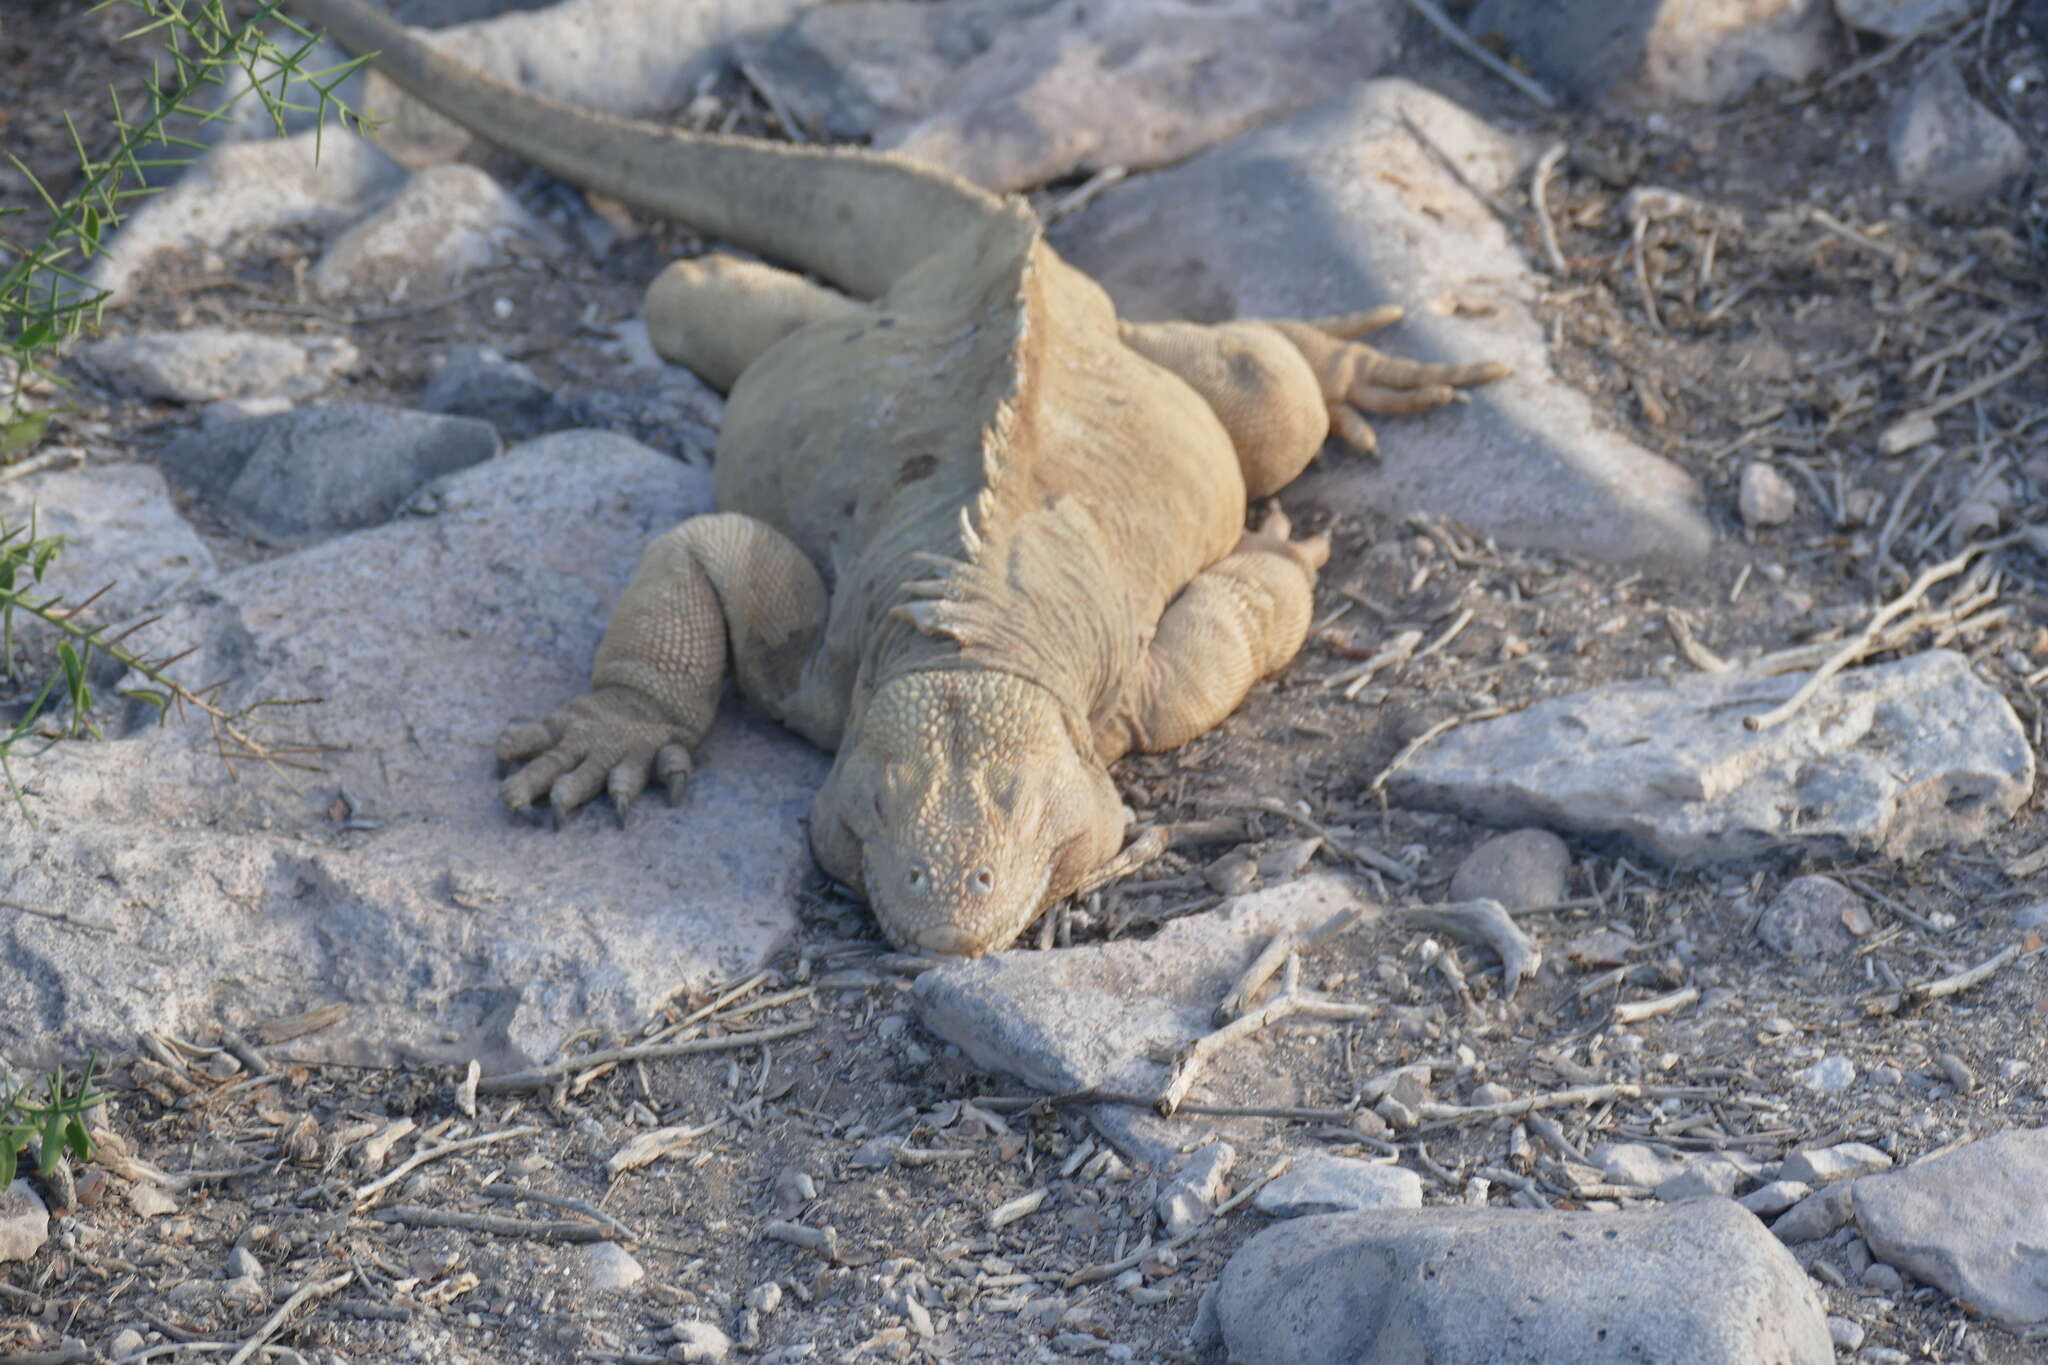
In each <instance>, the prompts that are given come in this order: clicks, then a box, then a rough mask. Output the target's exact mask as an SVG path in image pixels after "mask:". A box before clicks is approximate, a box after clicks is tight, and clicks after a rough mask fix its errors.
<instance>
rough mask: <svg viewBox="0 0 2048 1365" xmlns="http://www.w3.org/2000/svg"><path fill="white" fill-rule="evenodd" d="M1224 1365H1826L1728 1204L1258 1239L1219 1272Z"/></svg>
mask: <svg viewBox="0 0 2048 1365" xmlns="http://www.w3.org/2000/svg"><path fill="white" fill-rule="evenodd" d="M1216 1307H1217V1314H1218V1317H1219V1319H1220V1320H1221V1323H1222V1327H1223V1337H1224V1341H1225V1343H1226V1345H1227V1346H1228V1348H1229V1350H1230V1353H1231V1359H1232V1360H1235V1361H1241V1362H1244V1365H1265V1363H1266V1362H1290V1365H1291V1363H1292V1362H1302V1361H1318V1362H1323V1361H1329V1362H1335V1361H1344V1362H1347V1363H1348V1365H1392V1363H1393V1362H1407V1361H1416V1360H1430V1361H1436V1362H1442V1363H1443V1365H1452V1363H1453V1362H1471V1363H1472V1365H1478V1362H1484V1361H1496V1360H1499V1359H1501V1352H1502V1348H1503V1343H1513V1344H1514V1348H1515V1359H1517V1360H1518V1361H1525V1362H1528V1365H1623V1363H1624V1362H1629V1363H1630V1365H1633V1362H1637V1361H1644V1360H1670V1361H1677V1360H1683V1361H1686V1362H1688V1365H1715V1363H1716V1362H1726V1363H1727V1365H1735V1363H1736V1362H1741V1363H1742V1365H1754V1362H1757V1361H1775V1362H1783V1363H1784V1365H1808V1363H1809V1362H1811V1363H1812V1365H1827V1363H1828V1362H1831V1361H1833V1359H1834V1348H1833V1345H1832V1343H1831V1342H1830V1341H1829V1339H1828V1330H1827V1323H1826V1320H1825V1317H1824V1315H1823V1314H1822V1311H1821V1306H1820V1303H1819V1300H1818V1299H1817V1298H1816V1297H1815V1294H1814V1291H1813V1287H1812V1285H1811V1283H1810V1282H1809V1281H1808V1280H1807V1278H1806V1275H1805V1274H1804V1272H1802V1271H1801V1270H1800V1268H1799V1266H1798V1263H1797V1262H1795V1261H1794V1260H1793V1259H1792V1257H1791V1255H1790V1254H1789V1253H1788V1252H1787V1251H1786V1250H1785V1249H1784V1248H1783V1247H1782V1246H1780V1245H1778V1244H1777V1243H1776V1242H1775V1241H1773V1240H1772V1239H1771V1237H1770V1236H1769V1235H1768V1234H1767V1233H1765V1232H1764V1230H1763V1228H1762V1227H1761V1226H1760V1225H1759V1224H1758V1223H1757V1221H1756V1220H1755V1219H1754V1218H1752V1217H1750V1216H1749V1215H1748V1214H1747V1213H1744V1212H1743V1211H1742V1210H1741V1209H1739V1208H1737V1207H1736V1206H1735V1205H1734V1204H1733V1203H1730V1202H1728V1201H1726V1200H1697V1201H1693V1202H1690V1203H1686V1204H1681V1205H1676V1206H1673V1207H1671V1208H1667V1209H1660V1210H1656V1211H1646V1212H1634V1213H1616V1214H1599V1213H1556V1212H1531V1211H1525V1210H1508V1209H1479V1208H1431V1209H1419V1210H1388V1211H1373V1212H1369V1213H1338V1214H1326V1215H1324V1216H1322V1217H1318V1218H1301V1219H1295V1220H1293V1221H1290V1222H1286V1223H1281V1224H1279V1225H1277V1226H1275V1227H1270V1228H1267V1229H1266V1230H1265V1231H1264V1232H1261V1233H1259V1234H1258V1235H1257V1236H1256V1237H1254V1238H1252V1240H1251V1241H1249V1242H1247V1243H1245V1245H1244V1246H1243V1247H1241V1248H1240V1249H1239V1250H1238V1252H1237V1254H1236V1255H1234V1256H1232V1257H1231V1258H1230V1262H1229V1264H1228V1265H1226V1266H1225V1267H1224V1270H1223V1278H1222V1281H1221V1289H1220V1291H1219V1293H1218V1296H1217V1305H1216Z"/></svg>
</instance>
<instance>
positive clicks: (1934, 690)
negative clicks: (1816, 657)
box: [1390, 649, 2034, 866]
mask: <svg viewBox="0 0 2048 1365" xmlns="http://www.w3.org/2000/svg"><path fill="white" fill-rule="evenodd" d="M1805 676H1806V675H1804V674H1796V673H1795V674H1787V675H1784V676H1781V677H1773V678H1755V677H1750V676H1748V675H1747V674H1744V673H1741V672H1729V673H1719V674H1697V675H1691V676H1686V677H1682V678H1676V679H1663V678H1650V679H1644V680H1642V681H1637V682H1626V683H1616V684H1612V685H1609V686H1606V687H1597V688H1593V689H1590V690H1588V691H1585V692H1579V693H1576V694H1573V695H1571V696H1566V697H1557V698H1552V699H1549V700H1546V701H1540V702H1537V703H1536V704H1535V705H1533V706H1529V707H1527V708H1525V709H1523V710H1521V711H1519V712H1516V713H1515V714H1514V715H1510V716H1503V717H1501V718H1500V719H1498V720H1487V721H1479V722H1476V723H1474V724H1470V725H1463V726H1460V727H1458V728H1457V729H1455V730H1452V731H1451V732H1449V733H1448V734H1446V735H1445V736H1444V737H1443V738H1441V739H1439V740H1437V741H1436V742H1435V743H1433V744H1431V745H1430V746H1429V747H1427V748H1425V749H1423V751H1422V752H1421V753H1420V754H1417V755H1416V756H1415V757H1414V758H1413V759H1411V760H1410V761H1409V763H1408V765H1407V766H1406V767H1405V768H1403V769H1401V770H1400V771H1399V772H1397V773H1396V774H1395V775H1394V778H1393V782H1392V785H1391V790H1390V795H1391V796H1392V797H1393V798H1394V799H1395V800H1396V801H1398V802H1401V803H1403V804H1406V805H1410V806H1420V807H1423V808H1425V809H1429V810H1448V811H1453V812H1456V813H1457V814H1460V815H1463V816H1465V817H1466V818H1468V819H1474V820H1480V821H1484V822H1486V823H1489V824H1500V825H1522V824H1528V823H1531V822H1532V821H1537V820H1540V821H1542V822H1544V823H1546V824H1549V825H1552V826H1555V827H1560V828H1567V829H1571V830H1575V831H1578V832H1581V833H1585V834H1592V835H1615V836H1619V837H1620V838H1622V839H1623V840H1625V841H1627V842H1628V843H1630V844H1633V845H1635V846H1636V847H1638V848H1641V849H1643V850H1645V851H1647V852H1649V853H1650V854H1652V855H1654V856H1656V857H1659V858H1662V859H1664V860H1666V861H1667V862H1670V863H1674V864H1678V865H1680V866H1698V865H1703V864H1710V863H1716V862H1724V861H1733V860H1739V859H1748V858H1752V857H1759V856H1763V855H1766V854H1771V853H1794V854H1801V855H1804V856H1808V857H1814V858H1832V857H1853V856H1864V855H1867V854H1871V853H1881V854H1883V855H1884V856H1886V857H1892V858H1898V859H1903V860H1910V859H1913V858H1916V857H1918V856H1919V855H1920V854H1922V853H1924V852H1926V851H1928V850H1929V849H1933V848H1940V847H1943V846H1945V845H1951V844H1969V843H1975V842H1977V841H1979V840H1981V839H1983V838H1984V837H1986V836H1987V835H1988V834H1989V833H1990V832H1991V831H1992V830H1994V829H1996V828H1997V827H1998V826H2000V825H2002V824H2003V823H2004V822H2005V821H2006V820H2007V819H2008V818H2009V817H2010V816H2011V815H2012V813H2013V812H2014V811H2015V810H2017V809H2018V807H2019V805H2020V803H2021V802H2022V801H2024V800H2025V799H2026V798H2027V795H2028V793H2029V792H2031V791H2032V790H2033V785H2034V756H2033V753H2032V750H2031V748H2030V746H2029V745H2028V743H2027V741H2026V737H2025V734H2024V732H2023V730H2022V727H2021V726H2020V723H2019V718H2018V717H2017V716H2015V715H2014V714H2013V711H2012V707H2011V706H2010V705H2009V704H2007V702H2006V700H2005V698H2004V697H2003V696H2002V695H2000V694H1999V692H1998V690H1997V689H1996V688H1994V687H1991V686H1990V685H1988V684H1986V683H1985V682H1983V681H1982V680H1981V679H1979V678H1978V677H1977V675H1976V674H1975V673H1974V672H1973V671H1971V668H1970V665H1969V662H1968V661H1967V660H1966V659H1964V658H1963V657H1962V656H1961V655H1960V654H1956V653H1953V652H1951V651H1949V650H1939V649H1936V650H1928V651H1926V652H1924V653H1921V654H1915V655H1912V656H1910V657H1908V658H1904V659H1900V660H1898V661H1897V662H1895V663H1886V664H1877V665H1873V666H1870V667H1866V668H1860V669H1854V670H1850V671H1847V672H1844V673H1842V674H1839V675H1837V676H1836V677H1835V678H1834V679H1833V680H1831V681H1830V682H1828V683H1827V684H1826V685H1825V686H1823V687H1822V689H1821V690H1820V693H1819V694H1818V695H1817V696H1816V697H1814V699H1813V700H1812V701H1810V702H1808V703H1807V704H1806V705H1805V706H1804V707H1803V708H1801V709H1800V710H1799V711H1798V712H1797V713H1796V714H1795V715H1794V716H1793V717H1792V718H1791V719H1790V720H1788V721H1786V722H1784V723H1783V724H1781V725H1777V726H1775V727H1773V728H1771V729H1768V730H1763V731H1751V730H1748V729H1746V728H1745V727H1744V726H1743V724H1742V717H1743V715H1744V714H1760V713H1762V712H1764V711H1766V710H1768V709H1769V708H1771V707H1772V706H1774V705H1775V704H1776V703H1778V702H1779V701H1782V700H1783V699H1784V698H1786V697H1787V696H1789V695H1790V694H1791V693H1792V692H1793V691H1794V690H1796V689H1797V688H1798V687H1799V686H1800V684H1801V683H1802V682H1804V681H1805Z"/></svg>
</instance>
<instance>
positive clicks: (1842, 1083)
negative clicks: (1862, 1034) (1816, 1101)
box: [1799, 1057, 1856, 1095]
mask: <svg viewBox="0 0 2048 1365" xmlns="http://www.w3.org/2000/svg"><path fill="white" fill-rule="evenodd" d="M1799 1083H1800V1084H1801V1085H1803V1086H1805V1087H1806V1088H1807V1089H1808V1090H1815V1091H1819V1092H1820V1093H1821V1094H1823V1095H1835V1094H1839V1093H1841V1092H1842V1091H1844V1090H1847V1089H1848V1088H1849V1087H1850V1086H1851V1085H1854V1084H1855V1083H1856V1063H1854V1062H1852V1061H1850V1060H1849V1059H1848V1058H1847V1057H1823V1058H1821V1059H1820V1060H1819V1061H1817V1062H1815V1063H1814V1064H1813V1065H1812V1066H1809V1067H1807V1068H1806V1069H1805V1070H1804V1071H1801V1072H1800V1073H1799Z"/></svg>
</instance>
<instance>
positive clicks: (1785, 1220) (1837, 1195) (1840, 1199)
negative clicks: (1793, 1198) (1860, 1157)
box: [1771, 1185, 1855, 1245]
mask: <svg viewBox="0 0 2048 1365" xmlns="http://www.w3.org/2000/svg"><path fill="white" fill-rule="evenodd" d="M1849 1190H1850V1187H1849V1186H1848V1185H1836V1186H1833V1187H1831V1188H1829V1189H1824V1190H1818V1191H1816V1192H1814V1193H1813V1194H1810V1195H1808V1196H1807V1197H1806V1198H1804V1199H1802V1200H1800V1201H1799V1202H1798V1203H1796V1204H1794V1205H1793V1206H1792V1207H1791V1208H1789V1209H1787V1210H1786V1211H1785V1212H1784V1213H1782V1214H1780V1215H1779V1216H1778V1221H1777V1222H1775V1223H1773V1224H1771V1235H1772V1236H1773V1237H1776V1238H1777V1239H1778V1240H1779V1241H1781V1242H1784V1243H1787V1244H1788V1245H1789V1244H1790V1243H1793V1242H1817V1241H1819V1240H1820V1239H1821V1238H1823V1237H1826V1236H1828V1235H1829V1234H1830V1233H1832V1232H1834V1231H1835V1230H1836V1229H1838V1228H1841V1227H1843V1226H1845V1225H1846V1224H1847V1223H1848V1221H1849V1219H1850V1218H1851V1217H1853V1216H1854V1214H1855V1209H1854V1207H1853V1206H1852V1205H1851V1204H1850V1202H1849Z"/></svg>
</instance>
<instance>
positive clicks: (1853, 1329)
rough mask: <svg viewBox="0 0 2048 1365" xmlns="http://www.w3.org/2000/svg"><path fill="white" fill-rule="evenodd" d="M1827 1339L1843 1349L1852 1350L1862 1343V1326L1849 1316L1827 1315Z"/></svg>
mask: <svg viewBox="0 0 2048 1365" xmlns="http://www.w3.org/2000/svg"><path fill="white" fill-rule="evenodd" d="M1828 1340H1830V1341H1832V1342H1834V1343H1835V1345H1836V1346H1837V1347H1838V1348H1839V1349H1841V1350H1844V1351H1853V1350H1855V1349H1856V1348H1857V1347H1858V1346H1861V1345H1862V1344H1863V1327H1862V1325H1861V1324H1859V1323H1857V1322H1855V1321H1853V1320H1852V1319H1849V1318H1838V1317H1835V1316H1834V1315H1832V1314H1830V1315H1829V1316H1828Z"/></svg>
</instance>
